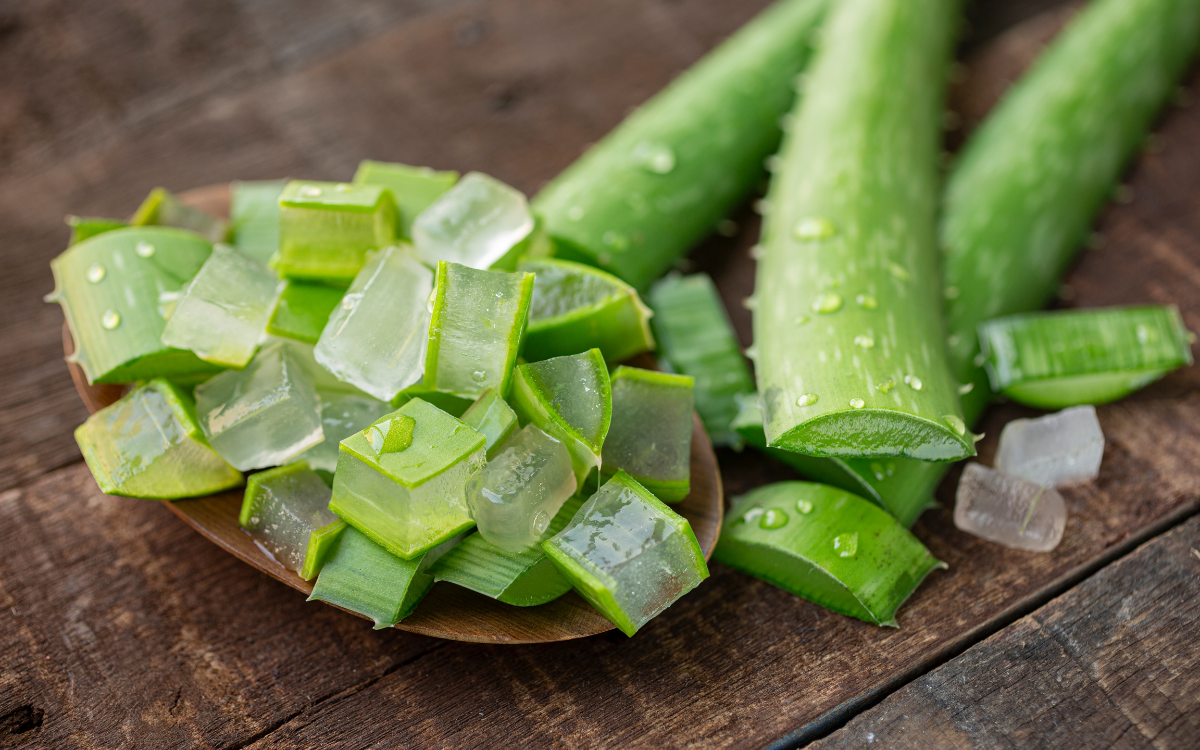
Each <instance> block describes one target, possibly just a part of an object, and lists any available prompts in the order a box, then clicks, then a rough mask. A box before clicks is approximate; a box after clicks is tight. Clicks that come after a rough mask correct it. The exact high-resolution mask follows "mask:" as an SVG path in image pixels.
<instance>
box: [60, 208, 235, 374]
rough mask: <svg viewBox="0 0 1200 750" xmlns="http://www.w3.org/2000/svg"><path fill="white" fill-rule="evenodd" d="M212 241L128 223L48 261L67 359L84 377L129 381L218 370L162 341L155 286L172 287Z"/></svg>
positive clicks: (203, 257)
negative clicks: (69, 342) (70, 348)
mask: <svg viewBox="0 0 1200 750" xmlns="http://www.w3.org/2000/svg"><path fill="white" fill-rule="evenodd" d="M211 252H212V246H211V245H209V244H208V243H207V242H205V241H204V240H203V239H201V238H200V237H198V236H197V235H195V234H194V233H192V232H185V231H182V230H179V229H170V228H165V227H130V228H128V229H115V230H113V231H110V232H105V233H103V234H100V235H97V236H95V237H92V238H91V239H88V240H84V241H83V242H80V243H79V244H77V245H72V246H71V247H70V248H68V249H67V251H66V252H64V253H63V254H62V255H60V256H58V257H57V258H55V259H54V260H52V261H50V269H51V270H52V271H53V272H54V291H53V292H52V293H51V294H50V295H48V296H47V297H46V301H47V302H57V303H59V304H60V305H62V309H63V314H64V315H65V316H66V318H67V325H68V326H69V327H70V329H71V335H72V337H73V338H74V340H75V353H74V354H73V355H71V357H70V359H71V360H72V361H74V362H77V363H78V364H79V366H80V367H82V368H83V372H84V374H85V375H86V376H87V379H88V382H89V383H128V382H132V381H134V380H145V379H148V378H153V377H158V376H164V377H171V378H181V377H189V376H194V375H204V374H206V373H208V374H211V373H215V372H219V371H220V370H221V369H222V368H221V367H220V366H218V365H214V364H210V363H208V362H205V361H204V360H202V359H200V358H199V357H197V356H196V355H195V354H193V353H192V352H189V351H186V350H183V349H174V348H172V347H169V346H166V345H164V344H163V343H162V332H163V328H164V326H165V325H166V321H164V320H163V316H162V313H161V312H160V310H159V299H158V296H159V293H160V292H178V291H179V290H180V289H181V288H182V287H183V285H184V284H185V283H186V282H187V281H188V280H189V279H191V278H192V277H193V276H195V275H196V272H197V271H199V270H200V267H201V266H202V265H204V261H206V260H208V256H209V254H210V253H211Z"/></svg>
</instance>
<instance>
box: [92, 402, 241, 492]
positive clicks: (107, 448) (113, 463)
mask: <svg viewBox="0 0 1200 750" xmlns="http://www.w3.org/2000/svg"><path fill="white" fill-rule="evenodd" d="M75 441H76V442H77V443H79V450H80V451H81V452H82V453H83V458H84V460H85V461H87V465H88V468H89V469H91V471H92V476H93V477H95V478H96V484H98V485H99V486H100V491H101V492H104V493H105V494H108V495H124V496H125V497H139V498H146V499H154V500H174V499H177V498H181V497H193V496H196V495H209V494H212V493H214V492H220V491H221V490H227V489H229V488H231V487H236V486H238V485H239V484H241V483H242V474H241V472H239V471H238V470H237V469H235V468H233V467H232V466H230V465H229V464H227V463H226V462H225V461H224V460H223V459H222V458H221V457H220V456H218V455H217V453H216V451H214V450H213V449H212V448H210V447H209V445H208V442H207V441H205V439H204V433H203V432H201V431H200V425H199V424H198V422H197V420H196V406H195V403H194V402H193V401H192V398H191V396H189V395H188V394H187V392H186V391H185V390H184V389H182V388H181V387H180V386H178V385H175V384H174V383H171V382H170V381H167V380H163V379H155V380H151V381H150V382H148V383H146V384H145V385H142V386H139V387H137V388H135V389H134V390H133V391H131V392H130V393H128V394H126V395H125V396H124V397H123V398H122V399H121V400H119V401H117V402H116V403H115V404H112V405H110V406H107V407H105V408H103V409H101V410H100V411H98V412H96V413H95V414H93V415H92V416H90V417H88V420H87V421H86V422H84V423H83V424H82V425H80V427H79V428H78V429H76V430H75Z"/></svg>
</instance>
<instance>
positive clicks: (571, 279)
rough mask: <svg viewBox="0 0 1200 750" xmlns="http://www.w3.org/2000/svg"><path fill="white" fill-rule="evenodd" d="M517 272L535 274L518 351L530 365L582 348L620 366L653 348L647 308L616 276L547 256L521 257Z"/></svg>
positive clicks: (634, 292)
mask: <svg viewBox="0 0 1200 750" xmlns="http://www.w3.org/2000/svg"><path fill="white" fill-rule="evenodd" d="M517 268H519V269H520V270H522V271H528V272H529V273H532V274H534V275H535V280H534V284H533V299H532V301H531V302H530V305H529V329H528V330H527V331H526V332H525V349H524V357H525V359H527V360H529V361H530V362H536V361H538V360H542V359H550V358H551V357H561V356H565V355H568V354H578V353H579V352H582V351H587V350H588V349H599V350H600V353H601V354H603V355H604V358H605V359H606V360H608V361H609V362H620V361H621V360H624V359H628V358H630V357H632V356H633V355H635V354H640V353H641V352H645V351H650V350H651V349H653V348H654V337H653V336H652V335H651V333H650V323H649V321H650V310H649V308H647V307H646V306H645V305H644V304H642V300H641V298H640V297H639V296H638V293H637V290H635V289H634V288H633V287H631V286H630V285H628V284H626V283H625V282H624V281H621V280H620V279H618V278H617V277H616V276H613V275H612V274H609V273H605V272H604V271H601V270H599V269H596V268H593V267H592V266H586V265H584V264H582V263H574V262H572V261H569V260H555V259H553V258H526V259H524V260H522V261H521V262H520V263H519V264H518V265H517Z"/></svg>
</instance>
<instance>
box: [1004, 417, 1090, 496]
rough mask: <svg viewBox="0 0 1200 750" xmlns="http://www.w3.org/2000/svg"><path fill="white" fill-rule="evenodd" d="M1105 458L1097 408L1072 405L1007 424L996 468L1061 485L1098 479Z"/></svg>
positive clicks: (1026, 478)
mask: <svg viewBox="0 0 1200 750" xmlns="http://www.w3.org/2000/svg"><path fill="white" fill-rule="evenodd" d="M1103 457H1104V433H1103V432H1102V431H1101V430H1100V420H1099V419H1097V418H1096V407H1094V406H1073V407H1071V408H1070V409H1063V410H1062V411H1060V412H1058V413H1056V414H1047V415H1046V416H1044V417H1038V418H1036V419H1014V420H1013V421H1011V422H1009V423H1008V424H1006V425H1004V429H1003V430H1002V431H1001V432H1000V447H999V448H998V449H997V450H996V470H997V471H1002V472H1004V473H1005V474H1008V475H1009V476H1011V477H1019V478H1021V479H1024V480H1026V481H1029V482H1033V483H1034V484H1038V485H1041V486H1042V487H1060V486H1062V485H1065V484H1071V483H1073V482H1083V481H1088V480H1090V479H1095V478H1096V477H1097V476H1098V475H1099V474H1100V460H1101V459H1102V458H1103Z"/></svg>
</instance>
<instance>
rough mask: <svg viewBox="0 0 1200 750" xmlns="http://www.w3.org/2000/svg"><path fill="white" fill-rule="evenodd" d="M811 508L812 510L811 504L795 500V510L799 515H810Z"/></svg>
mask: <svg viewBox="0 0 1200 750" xmlns="http://www.w3.org/2000/svg"><path fill="white" fill-rule="evenodd" d="M812 508H813V505H812V503H810V502H809V501H807V500H797V501H796V510H798V511H800V512H801V513H804V514H805V515H807V514H809V513H812Z"/></svg>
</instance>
